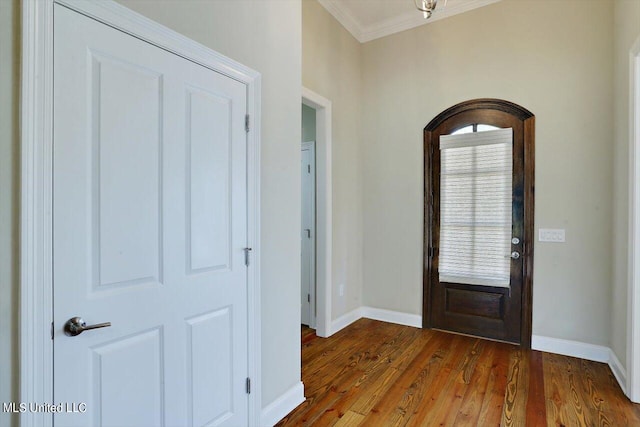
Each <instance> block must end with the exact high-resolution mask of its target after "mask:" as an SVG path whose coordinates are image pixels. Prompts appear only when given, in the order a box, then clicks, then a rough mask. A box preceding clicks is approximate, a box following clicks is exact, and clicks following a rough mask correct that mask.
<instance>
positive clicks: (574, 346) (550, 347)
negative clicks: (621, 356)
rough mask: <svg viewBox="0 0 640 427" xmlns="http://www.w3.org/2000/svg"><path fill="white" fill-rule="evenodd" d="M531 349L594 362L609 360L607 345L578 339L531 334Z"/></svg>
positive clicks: (606, 361) (609, 351)
mask: <svg viewBox="0 0 640 427" xmlns="http://www.w3.org/2000/svg"><path fill="white" fill-rule="evenodd" d="M531 348H532V349H533V350H540V351H546V352H547V353H556V354H562V355H564V356H571V357H579V358H580V359H586V360H593V361H594V362H603V363H608V362H609V354H610V353H611V350H610V349H609V347H605V346H602V345H595V344H587V343H584V342H580V341H571V340H563V339H560V338H551V337H543V336H540V335H533V336H532V337H531Z"/></svg>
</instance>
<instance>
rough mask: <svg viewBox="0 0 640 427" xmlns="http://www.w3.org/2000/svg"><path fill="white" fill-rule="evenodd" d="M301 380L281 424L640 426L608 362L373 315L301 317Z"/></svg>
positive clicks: (639, 409)
mask: <svg viewBox="0 0 640 427" xmlns="http://www.w3.org/2000/svg"><path fill="white" fill-rule="evenodd" d="M302 380H303V382H304V385H305V395H306V397H307V400H306V401H305V402H304V403H302V404H301V405H300V406H299V407H298V408H297V409H296V410H295V411H293V412H292V413H290V414H289V415H288V416H287V417H286V418H284V419H283V420H282V421H280V423H278V424H277V425H278V426H366V427H368V426H456V427H458V426H533V427H538V426H615V427H618V426H640V405H634V404H632V403H631V402H630V401H629V400H628V399H627V398H626V397H625V396H624V394H623V393H622V391H621V390H620V388H619V386H618V384H617V382H616V380H615V378H614V377H613V375H612V374H611V371H610V370H609V367H608V366H607V365H605V364H603V363H596V362H590V361H586V360H581V359H575V358H572V357H566V356H559V355H555V354H549V353H542V352H538V351H530V350H521V349H518V348H517V347H514V346H512V345H509V344H503V343H498V342H493V341H487V340H481V339H476V338H471V337H466V336H460V335H453V334H447V333H444V332H439V331H432V330H423V329H416V328H411V327H407V326H400V325H394V324H390V323H384V322H378V321H375V320H369V319H361V320H358V321H357V322H355V323H354V324H352V325H350V326H348V327H347V328H345V329H343V330H342V331H340V332H338V333H337V334H335V335H333V336H332V337H330V338H318V337H316V335H315V334H314V333H313V331H312V330H310V329H309V328H306V327H304V328H303V331H302Z"/></svg>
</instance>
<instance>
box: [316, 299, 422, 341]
mask: <svg viewBox="0 0 640 427" xmlns="http://www.w3.org/2000/svg"><path fill="white" fill-rule="evenodd" d="M362 318H366V319H372V320H380V321H382V322H388V323H396V324H398V325H405V326H412V327H414V328H422V316H420V315H419V314H409V313H403V312H401V311H393V310H385V309H383V308H375V307H366V306H364V307H358V308H356V309H354V310H351V311H350V312H348V313H347V314H343V315H342V316H340V317H338V318H337V319H336V320H334V321H332V322H331V331H329V332H330V333H329V334H328V336H331V335H333V334H335V333H336V332H338V331H340V330H341V329H344V328H346V327H347V326H349V325H350V324H352V323H353V322H355V321H356V320H359V319H362Z"/></svg>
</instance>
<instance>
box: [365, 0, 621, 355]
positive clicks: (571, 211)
mask: <svg viewBox="0 0 640 427" xmlns="http://www.w3.org/2000/svg"><path fill="white" fill-rule="evenodd" d="M545 6H548V7H545ZM611 6H612V4H611V2H610V1H608V0H603V1H599V0H598V1H596V0H588V1H585V0H564V1H542V2H541V1H540V0H504V1H502V2H499V3H495V4H492V5H490V6H487V7H483V8H480V9H476V10H473V11H471V12H468V13H464V14H461V15H457V16H454V17H452V18H450V19H445V20H441V21H436V22H433V23H431V24H428V25H424V26H421V27H418V28H416V29H413V30H409V31H405V32H403V33H399V34H395V35H392V36H389V37H385V38H382V39H378V40H375V41H372V42H369V43H366V44H365V45H364V58H363V61H364V62H363V68H364V70H365V72H364V88H363V92H364V97H363V105H364V106H365V107H364V115H363V117H364V119H363V129H364V135H363V140H364V141H366V149H365V150H363V151H362V152H363V157H364V194H365V199H364V233H363V234H364V272H365V275H364V284H365V285H364V292H363V295H364V297H363V298H364V304H365V305H368V306H373V307H381V308H387V309H391V310H398V311H402V312H407V313H415V314H418V313H420V312H421V295H422V291H421V286H422V271H421V269H422V261H421V259H422V258H421V257H422V229H423V226H422V220H423V214H422V203H423V187H422V186H423V179H422V162H423V160H422V159H423V153H422V129H423V127H424V126H425V125H426V124H427V123H428V122H429V121H430V120H431V119H432V118H433V117H434V116H435V115H437V114H438V113H440V112H441V111H442V110H444V109H445V108H447V107H449V106H452V105H454V104H456V103H458V102H461V101H464V100H468V99H473V98H481V97H489V98H502V99H506V100H509V101H512V102H515V103H517V104H520V105H522V106H523V107H525V108H527V109H529V110H530V111H532V112H533V113H534V114H535V116H536V209H535V226H536V230H537V229H538V228H540V227H543V228H564V229H566V236H567V241H566V243H563V244H550V243H539V242H536V243H535V273H534V285H533V295H534V303H533V333H534V334H537V335H544V336H549V337H557V338H564V339H571V340H577V341H583V342H588V343H594V344H603V345H609V333H610V325H611V319H610V309H611V307H610V306H611V305H610V301H611V241H612V240H611V239H612V238H611V218H612V217H611V212H612V194H611V193H612V191H611V190H612V185H613V181H612V174H613V171H612V165H613V154H612V147H613V138H612V131H613V126H612V123H613V119H612V111H613V97H612V82H613V80H612V77H613V76H612V70H613V67H612V64H613V54H612V49H611V47H612V46H613V25H612V24H613V10H612V7H611Z"/></svg>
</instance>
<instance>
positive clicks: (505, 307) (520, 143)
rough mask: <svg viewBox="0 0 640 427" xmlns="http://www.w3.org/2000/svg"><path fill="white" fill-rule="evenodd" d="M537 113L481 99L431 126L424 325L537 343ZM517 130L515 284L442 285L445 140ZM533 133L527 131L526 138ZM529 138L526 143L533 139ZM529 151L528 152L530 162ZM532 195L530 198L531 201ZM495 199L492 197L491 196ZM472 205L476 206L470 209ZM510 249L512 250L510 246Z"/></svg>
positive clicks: (427, 159)
mask: <svg viewBox="0 0 640 427" xmlns="http://www.w3.org/2000/svg"><path fill="white" fill-rule="evenodd" d="M533 120H534V118H533V115H532V114H531V113H530V112H528V111H526V110H524V109H523V108H521V107H519V106H516V105H515V104H512V103H509V102H507V101H501V100H486V99H483V100H474V101H468V102H465V103H462V104H458V105H456V106H454V107H451V108H450V109H448V110H446V111H444V112H443V113H441V114H440V115H439V116H437V117H436V118H435V119H434V120H432V121H431V122H430V123H429V125H427V127H426V128H425V133H424V136H425V140H424V153H425V240H424V245H425V264H424V305H423V312H424V313H425V315H424V326H425V327H430V328H438V329H443V330H448V331H452V332H459V333H464V334H470V335H476V336H481V337H487V338H492V339H497V340H502V341H507V342H512V343H516V344H521V345H523V346H525V347H529V346H530V342H531V330H530V325H531V321H530V319H531V311H530V307H531V304H530V301H531V271H532V263H533V251H532V248H533V246H532V245H531V244H530V243H529V242H531V241H532V239H533V197H532V194H533V158H532V154H533ZM477 124H486V125H490V126H493V127H497V128H503V129H505V128H512V129H513V135H512V138H513V139H512V141H513V152H512V157H513V159H512V190H511V218H512V225H511V235H510V236H504V237H505V238H507V239H509V240H510V239H511V237H517V238H518V240H519V241H518V243H515V244H514V243H512V244H509V243H508V242H505V243H506V245H505V247H508V248H510V250H507V251H505V252H506V253H505V254H504V255H503V256H506V257H508V256H509V253H510V252H512V251H515V252H518V255H519V257H518V258H515V259H514V258H511V259H510V269H509V283H508V286H505V285H504V284H500V285H493V286H483V285H482V283H480V282H478V283H476V284H470V283H456V282H454V281H440V272H439V263H440V248H439V243H440V238H441V236H440V221H441V193H440V183H441V179H442V175H441V153H440V149H439V144H440V141H441V136H443V135H450V134H452V133H453V132H454V131H456V130H457V129H460V128H464V127H466V126H475V125H477ZM525 130H527V133H525ZM525 136H526V138H525ZM525 152H526V153H528V155H527V156H526V157H525ZM525 195H526V196H527V198H526V201H525ZM488 197H491V196H488ZM470 208H472V207H470ZM507 245H508V246H507Z"/></svg>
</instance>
